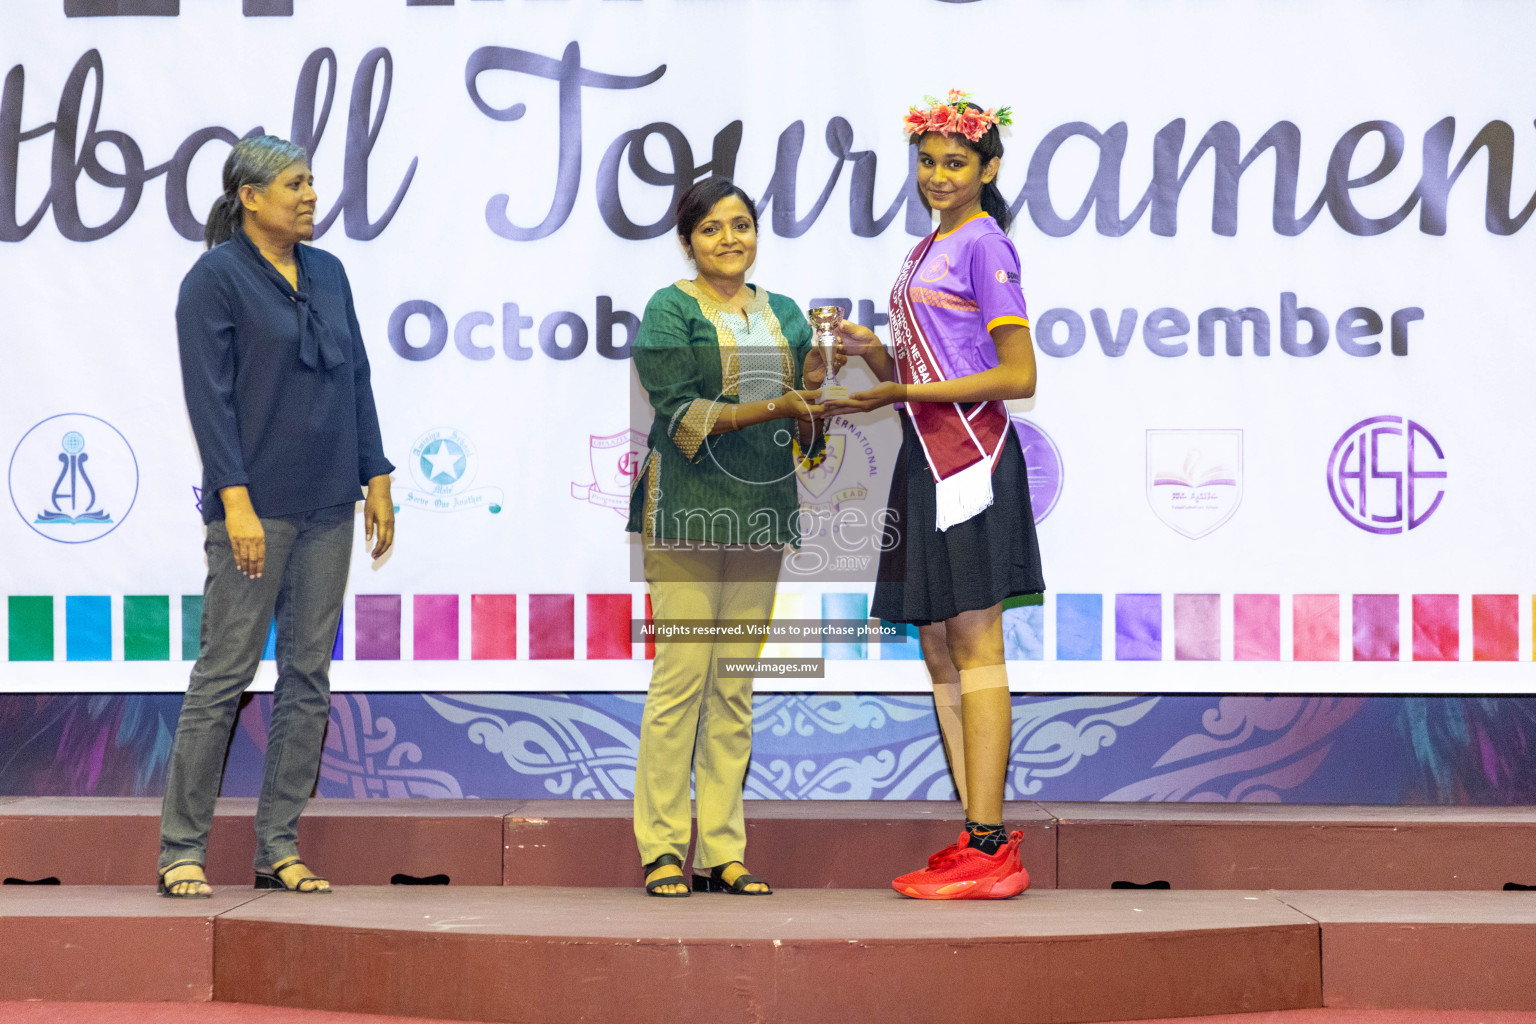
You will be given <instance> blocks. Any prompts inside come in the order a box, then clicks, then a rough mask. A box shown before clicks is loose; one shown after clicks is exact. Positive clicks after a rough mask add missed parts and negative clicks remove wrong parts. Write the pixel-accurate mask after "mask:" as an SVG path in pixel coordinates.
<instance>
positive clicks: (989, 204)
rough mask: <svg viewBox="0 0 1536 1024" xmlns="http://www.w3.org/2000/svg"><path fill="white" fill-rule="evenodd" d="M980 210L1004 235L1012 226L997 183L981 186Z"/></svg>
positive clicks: (1006, 205) (1011, 220) (1006, 204)
mask: <svg viewBox="0 0 1536 1024" xmlns="http://www.w3.org/2000/svg"><path fill="white" fill-rule="evenodd" d="M993 131H996V129H995V128H994V129H993ZM981 208H982V209H983V210H984V211H986V212H987V213H988V214H990V215H991V217H992V219H993V220H995V221H997V226H998V227H1000V228H1002V229H1003V234H1005V235H1006V234H1007V233H1008V228H1009V227H1010V226H1012V224H1013V211H1012V210H1010V209H1009V208H1008V200H1006V199H1004V198H1003V190H1002V189H1000V188H998V187H997V182H995V181H989V182H987V183H986V184H985V185H983V186H981Z"/></svg>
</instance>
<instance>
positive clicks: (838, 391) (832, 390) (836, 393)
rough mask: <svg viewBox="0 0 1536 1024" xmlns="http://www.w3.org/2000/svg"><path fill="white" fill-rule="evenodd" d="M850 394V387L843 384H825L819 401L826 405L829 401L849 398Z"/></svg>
mask: <svg viewBox="0 0 1536 1024" xmlns="http://www.w3.org/2000/svg"><path fill="white" fill-rule="evenodd" d="M849 394H850V392H849V391H848V389H847V388H845V387H843V386H842V385H841V384H823V385H822V386H821V398H820V399H819V401H820V402H821V403H822V404H823V405H825V404H826V403H827V402H836V401H841V400H843V399H845V398H847V397H848V395H849Z"/></svg>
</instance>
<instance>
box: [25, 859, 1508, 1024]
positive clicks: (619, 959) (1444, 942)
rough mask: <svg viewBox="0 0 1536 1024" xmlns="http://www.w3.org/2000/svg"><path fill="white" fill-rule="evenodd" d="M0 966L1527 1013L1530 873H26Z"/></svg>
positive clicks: (890, 1005)
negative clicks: (672, 891)
mask: <svg viewBox="0 0 1536 1024" xmlns="http://www.w3.org/2000/svg"><path fill="white" fill-rule="evenodd" d="M0 963H4V964H5V970H4V972H3V973H0V1001H6V1000H25V999H50V1000H60V999H80V1000H105V999H112V1000H159V1001H164V1000H178V1001H203V1000H208V999H210V998H212V999H218V1000H227V1001H233V1002H249V1003H266V1004H270V1005H277V1006H293V1007H309V1008H315V1009H332V1010H348V1011H358V1012H373V1013H392V1014H399V1015H414V1016H431V1017H439V1018H444V1019H459V1020H477V1021H549V1022H567V1021H570V1022H575V1021H594V1020H600V1021H630V1020H633V1021H642V1020H647V1021H648V1020H667V1021H678V1022H690V1021H700V1022H711V1024H723V1022H732V1021H761V1022H769V1021H783V1022H786V1024H812V1022H823V1021H825V1022H829V1024H830V1022H837V1024H845V1022H847V1021H850V1020H910V1021H927V1020H934V1021H938V1020H949V1019H952V1018H953V1016H954V1014H955V1012H956V1007H957V1006H960V1005H964V1006H967V1007H970V1008H971V1016H970V1017H968V1018H967V1019H974V1020H977V1021H986V1020H997V1021H1008V1022H1013V1024H1025V1022H1070V1021H1110V1020H1135V1019H1142V1018H1148V1017H1171V1016H1197V1015H1203V1014H1216V1013H1239V1012H1254V1011H1261V1010H1283V1009H1297V1008H1305V1007H1317V1006H1342V1007H1376V1008H1467V1007H1477V1008H1484V1009H1490V1010H1500V1009H1508V1010H1519V1009H1527V1010H1529V1009H1536V991H1533V986H1532V985H1531V983H1530V979H1531V977H1532V976H1533V974H1536V894H1532V893H1528V892H1508V893H1506V892H1497V893H1488V892H1479V893H1443V892H1442V893H1432V894H1422V893H1405V892H1355V893H1341V892H1338V891H1324V892H1241V891H1220V892H1211V891H1203V892H1179V891H1172V892H1163V891H1134V892H1125V891H1084V890H1050V889H1046V890H1032V891H1030V892H1027V893H1025V894H1024V895H1022V896H1020V897H1018V898H1016V899H1014V900H1010V901H1004V902H998V903H991V902H975V903H926V902H922V901H916V900H907V899H904V898H902V897H900V896H898V895H896V894H895V893H893V892H878V891H874V890H847V889H821V890H782V891H781V892H779V893H778V894H777V895H775V896H772V897H768V898H739V897H730V896H726V895H702V894H700V895H696V896H694V897H692V898H690V899H688V900H671V901H663V900H655V899H647V898H646V897H645V896H643V895H642V894H640V893H639V892H638V891H636V890H631V889H624V890H620V889H611V888H602V889H596V888H588V889H570V888H547V887H538V886H518V887H506V886H495V887H476V886H465V887H457V886H449V887H446V888H435V887H401V886H379V887H373V886H353V887H349V888H346V889H341V890H339V891H337V892H336V893H334V894H333V895H331V896H324V897H304V896H294V895H289V894H285V893H270V894H258V893H254V892H252V891H250V890H239V891H236V890H224V891H223V892H221V893H219V894H218V895H217V896H215V898H214V899H212V900H207V901H171V900H165V899H160V898H159V897H157V896H155V895H154V894H153V892H152V891H151V890H150V889H149V888H148V887H144V886H140V887H136V888H124V887H109V886H74V887H62V888H54V887H39V886H26V887H20V886H17V887H9V888H6V889H4V890H0ZM992 1008H995V1015H990V1014H993V1009H992ZM978 1013H979V1014H980V1015H979V1016H977V1014H978Z"/></svg>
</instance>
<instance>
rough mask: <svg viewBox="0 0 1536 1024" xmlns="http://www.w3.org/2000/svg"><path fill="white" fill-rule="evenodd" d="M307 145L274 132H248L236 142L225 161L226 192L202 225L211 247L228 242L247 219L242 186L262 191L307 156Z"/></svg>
mask: <svg viewBox="0 0 1536 1024" xmlns="http://www.w3.org/2000/svg"><path fill="white" fill-rule="evenodd" d="M308 159H309V155H308V154H307V153H305V152H304V147H303V146H299V145H295V144H294V143H292V142H289V141H287V140H286V139H279V138H277V137H276V136H275V135H249V136H246V137H245V138H243V139H241V140H240V141H239V142H237V143H235V148H234V149H231V150H230V151H229V159H227V160H225V161H224V193H223V194H222V195H220V196H219V198H217V199H215V200H214V201H213V209H211V210H209V211H208V223H207V224H206V225H205V226H204V227H203V241H204V242H205V243H206V244H207V246H208V248H210V249H212V248H213V247H214V246H216V245H218V244H220V243H221V242H227V241H229V239H230V238H231V237H232V236H233V235H234V233H235V230H236V229H237V228H239V227H240V226H241V225H242V224H243V223H244V222H245V205H244V204H243V203H241V202H240V190H241V189H242V188H244V187H245V186H246V185H251V186H253V187H255V189H256V190H257V191H258V192H259V191H261V190H262V189H264V188H266V187H267V186H268V185H270V184H272V182H273V181H275V180H277V176H278V175H279V174H281V173H283V171H284V170H286V169H287V168H289V167H291V166H292V165H293V164H295V163H297V162H299V161H302V160H308Z"/></svg>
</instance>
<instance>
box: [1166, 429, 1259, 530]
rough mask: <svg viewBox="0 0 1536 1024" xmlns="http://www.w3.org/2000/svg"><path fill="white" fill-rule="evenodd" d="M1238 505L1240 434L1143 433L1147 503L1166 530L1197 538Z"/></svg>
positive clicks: (1219, 523)
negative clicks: (1144, 440)
mask: <svg viewBox="0 0 1536 1024" xmlns="http://www.w3.org/2000/svg"><path fill="white" fill-rule="evenodd" d="M1242 501H1243V432H1242V431H1241V430H1149V431H1147V503H1148V504H1150V505H1151V506H1152V512H1153V514H1155V515H1156V516H1157V518H1158V519H1160V520H1162V521H1163V523H1164V524H1165V525H1166V526H1168V527H1169V528H1170V529H1172V530H1173V531H1175V532H1176V533H1180V534H1183V535H1184V536H1186V537H1188V538H1189V539H1190V540H1199V539H1200V538H1201V537H1204V536H1206V535H1207V534H1209V533H1211V532H1213V531H1215V530H1216V529H1218V528H1219V527H1221V526H1222V525H1223V524H1225V523H1226V521H1227V520H1229V519H1231V518H1232V516H1233V515H1234V514H1235V513H1236V512H1237V507H1238V506H1239V505H1240V504H1242Z"/></svg>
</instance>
